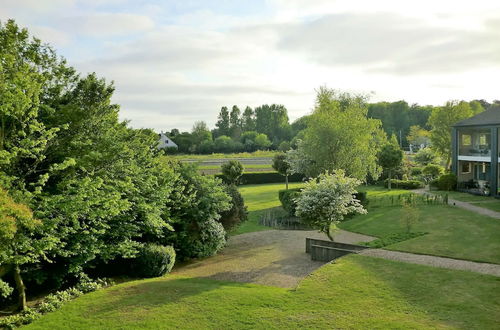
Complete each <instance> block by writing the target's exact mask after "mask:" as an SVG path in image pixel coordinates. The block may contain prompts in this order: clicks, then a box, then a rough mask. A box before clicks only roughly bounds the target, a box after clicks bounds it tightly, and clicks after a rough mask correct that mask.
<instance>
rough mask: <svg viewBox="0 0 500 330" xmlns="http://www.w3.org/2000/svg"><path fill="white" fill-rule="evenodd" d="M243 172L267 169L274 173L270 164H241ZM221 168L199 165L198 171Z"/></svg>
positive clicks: (219, 166)
mask: <svg viewBox="0 0 500 330" xmlns="http://www.w3.org/2000/svg"><path fill="white" fill-rule="evenodd" d="M243 167H244V169H243V170H244V171H245V172H251V170H252V169H263V168H265V169H269V171H270V172H271V171H274V170H273V167H272V166H271V165H270V164H252V165H245V164H243ZM220 168H221V165H203V164H200V165H199V166H198V169H199V170H219V169H220Z"/></svg>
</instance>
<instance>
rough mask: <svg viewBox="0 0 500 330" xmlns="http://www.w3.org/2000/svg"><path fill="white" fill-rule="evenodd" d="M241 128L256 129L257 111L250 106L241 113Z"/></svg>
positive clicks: (246, 129) (246, 130)
mask: <svg viewBox="0 0 500 330" xmlns="http://www.w3.org/2000/svg"><path fill="white" fill-rule="evenodd" d="M241 128H242V130H243V132H249V131H255V112H254V111H253V110H252V108H250V107H249V106H247V107H246V108H245V111H243V114H242V115H241Z"/></svg>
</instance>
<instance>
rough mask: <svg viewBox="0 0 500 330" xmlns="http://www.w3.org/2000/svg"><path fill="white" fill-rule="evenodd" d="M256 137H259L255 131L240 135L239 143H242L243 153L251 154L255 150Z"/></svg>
mask: <svg viewBox="0 0 500 330" xmlns="http://www.w3.org/2000/svg"><path fill="white" fill-rule="evenodd" d="M257 135H259V133H257V132H256V131H247V132H244V133H243V134H242V135H241V137H240V141H241V142H242V143H243V146H244V148H245V151H249V152H252V151H255V150H257V145H256V144H255V138H256V137H257Z"/></svg>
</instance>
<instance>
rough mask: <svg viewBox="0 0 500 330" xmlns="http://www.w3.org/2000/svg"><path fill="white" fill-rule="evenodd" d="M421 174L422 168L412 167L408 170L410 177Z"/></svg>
mask: <svg viewBox="0 0 500 330" xmlns="http://www.w3.org/2000/svg"><path fill="white" fill-rule="evenodd" d="M421 174H422V167H418V166H417V167H412V168H411V169H410V175H412V176H417V175H421Z"/></svg>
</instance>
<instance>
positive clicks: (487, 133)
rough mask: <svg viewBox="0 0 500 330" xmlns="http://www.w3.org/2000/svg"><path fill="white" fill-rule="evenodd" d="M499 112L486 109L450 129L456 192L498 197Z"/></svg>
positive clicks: (499, 173)
mask: <svg viewBox="0 0 500 330" xmlns="http://www.w3.org/2000/svg"><path fill="white" fill-rule="evenodd" d="M499 130H500V109H490V110H487V111H484V112H482V113H480V114H478V115H476V116H474V117H471V118H468V119H465V120H462V121H460V122H458V123H456V124H455V125H454V126H453V128H452V139H451V140H452V171H453V173H455V174H456V175H457V179H458V187H457V188H458V190H460V191H466V192H470V193H474V194H480V195H492V196H499V195H500V192H499V175H500V169H499V163H500V161H499V160H500V154H499V145H500V134H499V133H500V132H499Z"/></svg>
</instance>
